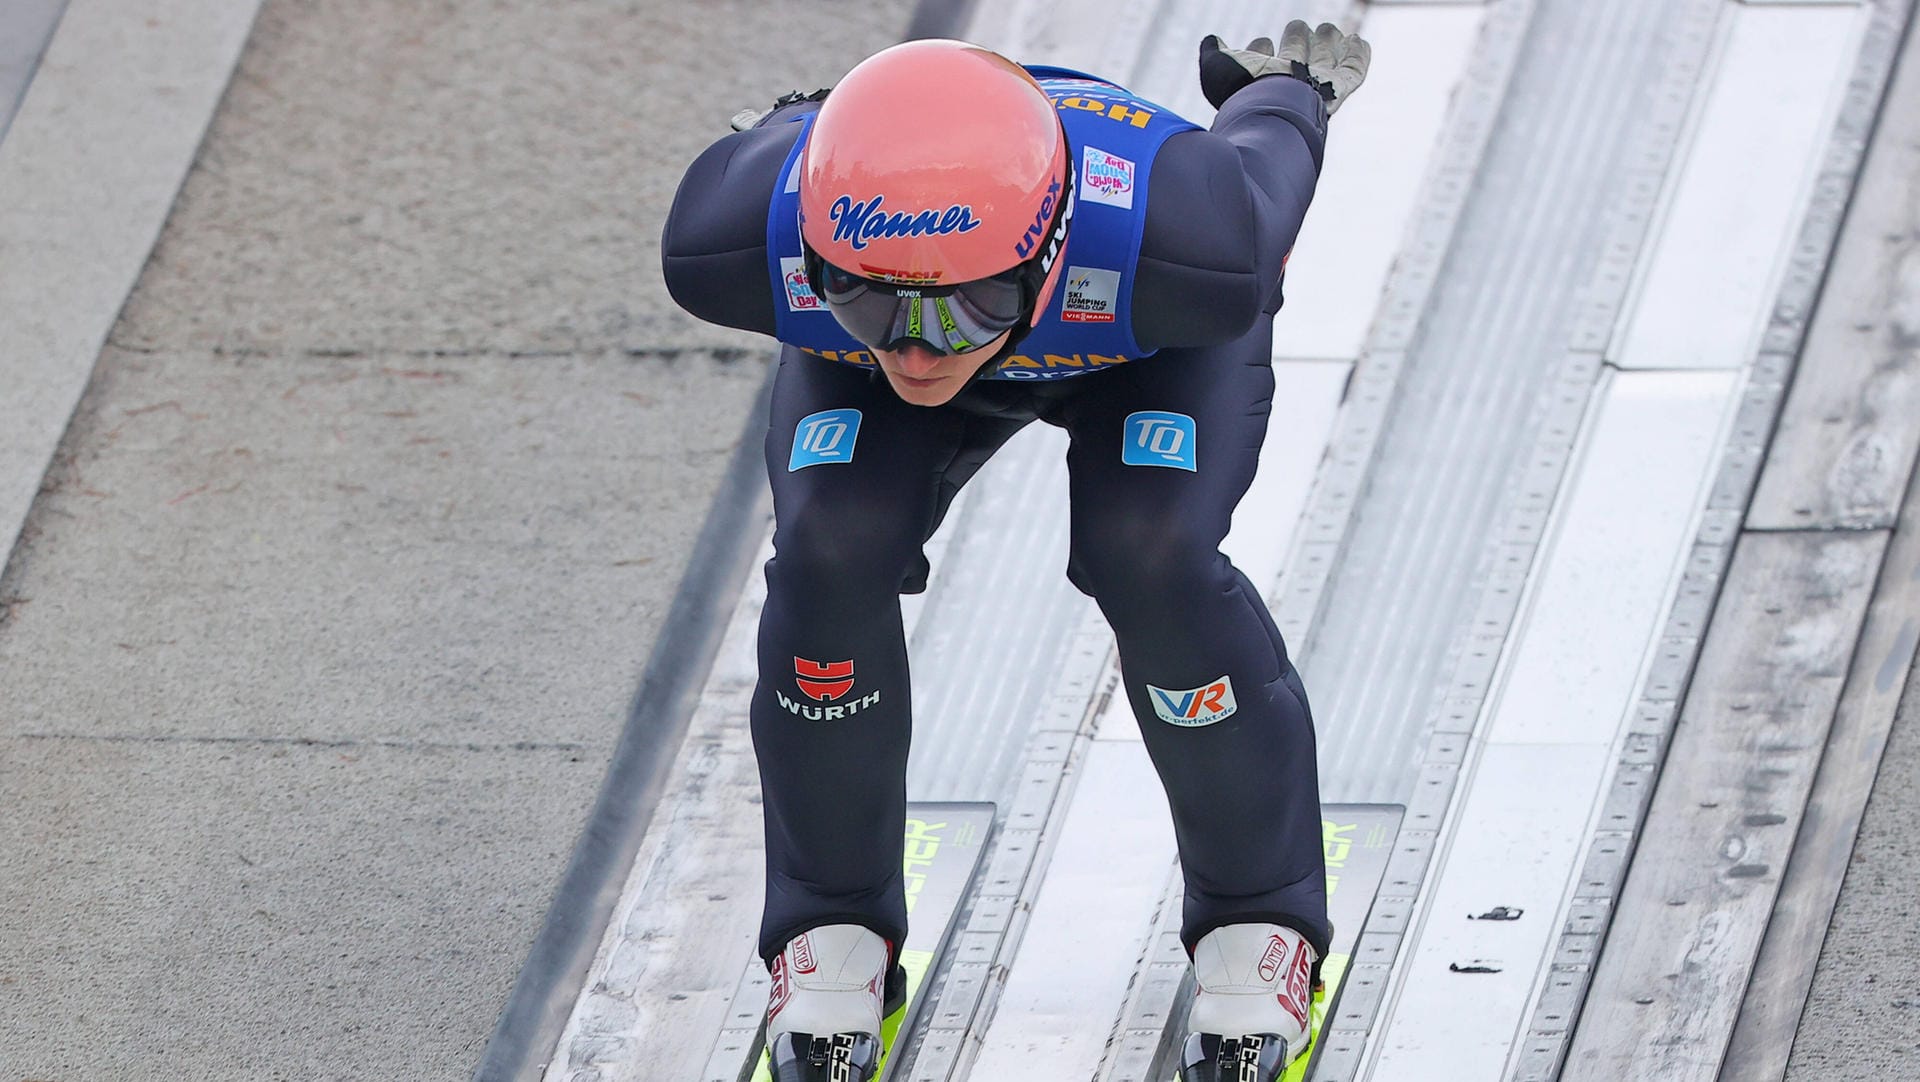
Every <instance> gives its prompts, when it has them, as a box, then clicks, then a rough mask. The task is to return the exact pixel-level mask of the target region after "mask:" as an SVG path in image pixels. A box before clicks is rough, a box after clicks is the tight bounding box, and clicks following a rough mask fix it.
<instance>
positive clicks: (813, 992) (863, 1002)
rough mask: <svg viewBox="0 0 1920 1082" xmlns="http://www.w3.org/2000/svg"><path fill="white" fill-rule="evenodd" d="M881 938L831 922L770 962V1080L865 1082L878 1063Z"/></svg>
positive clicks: (884, 954) (883, 970)
mask: <svg viewBox="0 0 1920 1082" xmlns="http://www.w3.org/2000/svg"><path fill="white" fill-rule="evenodd" d="M888 953H889V951H888V947H887V941H886V940H884V939H882V938H880V937H879V936H878V935H876V934H874V933H873V932H871V931H869V930H868V929H866V928H862V927H860V926H859V925H857V924H829V925H826V926H824V927H820V928H815V929H813V930H812V931H810V932H807V933H805V934H803V935H800V936H798V937H796V938H795V939H794V940H793V941H792V942H790V943H788V944H787V946H786V949H785V950H782V951H781V952H780V955H779V957H777V958H775V959H774V960H773V992H772V995H771V996H770V998H769V1000H768V1002H767V1055H768V1059H769V1062H770V1065H771V1066H772V1068H773V1077H774V1082H815V1080H818V1082H871V1079H873V1077H874V1076H875V1074H876V1072H877V1069H878V1067H879V1063H880V1052H881V1045H880V1020H881V1019H882V1018H883V1017H885V1008H886V1004H885V1001H884V997H885V993H886V986H887V983H888V982H887V961H888Z"/></svg>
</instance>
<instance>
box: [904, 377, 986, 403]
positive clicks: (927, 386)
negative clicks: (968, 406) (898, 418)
mask: <svg viewBox="0 0 1920 1082" xmlns="http://www.w3.org/2000/svg"><path fill="white" fill-rule="evenodd" d="M887 382H888V383H889V384H891V385H892V386H893V393H894V394H896V395H899V396H900V401H902V402H905V403H907V404H908V405H910V406H944V405H946V404H947V403H949V402H951V401H953V397H954V396H955V395H957V394H959V393H960V389H961V388H962V387H965V386H966V385H967V381H966V379H965V378H964V377H961V376H946V377H944V378H941V379H914V378H913V377H911V376H903V375H900V374H899V373H897V372H888V373H887Z"/></svg>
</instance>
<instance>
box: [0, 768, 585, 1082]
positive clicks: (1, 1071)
mask: <svg viewBox="0 0 1920 1082" xmlns="http://www.w3.org/2000/svg"><path fill="white" fill-rule="evenodd" d="M598 775H599V768H598V765H597V763H596V762H595V761H594V759H593V757H592V756H591V755H590V754H586V753H584V752H583V750H582V749H580V748H578V747H573V748H569V747H566V746H550V747H547V748H543V749H540V750H538V751H533V752H528V751H523V750H513V749H502V748H486V749H478V750H473V749H467V748H450V747H431V746H423V745H410V746H404V747H376V746H369V745H365V744H341V745H327V744H308V745H300V744H289V743H284V742H279V743H276V742H267V741H200V740H193V739H166V740H42V739H30V738H20V737H6V738H0V792H4V793H5V794H6V796H5V800H4V804H3V808H4V810H0V824H4V830H5V834H6V836H7V839H8V840H7V842H6V843H5V844H6V850H7V852H6V859H5V865H6V868H7V872H8V874H6V875H5V876H0V942H4V943H5V944H6V947H5V951H4V953H5V963H4V965H0V971H3V972H4V974H5V979H4V980H0V1078H5V1079H7V1080H8V1082H16V1080H19V1079H46V1080H52V1079H59V1080H60V1082H83V1080H116V1082H122V1080H131V1079H159V1078H175V1079H189V1078H192V1079H215V1078H219V1079H243V1078H244V1079H301V1080H320V1079H416V1078H453V1077H457V1076H460V1075H462V1074H463V1073H464V1072H463V1071H462V1070H461V1068H462V1066H463V1064H465V1063H467V1062H469V1061H470V1060H471V1059H472V1058H474V1057H475V1056H476V1055H477V1054H478V1051H479V1044H480V1042H481V1041H482V1040H483V1039H484V1037H485V1032H486V1029H485V1026H484V1025H476V1024H475V1019H474V1017H473V1016H474V1015H475V1014H476V1013H481V1012H482V1011H483V1009H484V1005H488V1004H493V1003H496V1002H497V1001H498V1000H499V999H500V997H501V996H502V995H503V994H504V992H505V988H506V983H507V981H508V980H510V979H511V977H512V967H511V966H510V965H502V964H500V963H501V961H503V959H500V958H498V957H497V956H498V955H500V954H502V953H503V952H506V951H508V950H509V949H510V947H511V944H512V943H513V942H514V941H515V940H517V939H519V938H523V937H525V936H527V935H530V934H531V932H532V929H533V928H534V926H535V925H536V924H537V923H538V922H539V919H540V914H541V910H542V908H543V906H544V903H545V901H546V888H547V882H546V877H547V867H548V866H550V865H552V864H555V863H557V862H558V860H559V859H560V858H561V857H563V856H564V854H565V851H566V847H567V844H568V842H569V840H570V839H569V836H568V828H569V826H570V824H571V823H572V821H573V819H574V817H575V816H576V815H577V807H578V805H579V803H580V801H581V799H582V795H583V794H585V793H589V792H591V790H592V788H593V786H594V784H595V783H596V782H597V781H598ZM237 1037H244V1038H245V1039H236V1038H237Z"/></svg>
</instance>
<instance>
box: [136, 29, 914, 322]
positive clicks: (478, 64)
mask: <svg viewBox="0 0 1920 1082" xmlns="http://www.w3.org/2000/svg"><path fill="white" fill-rule="evenodd" d="M910 7H911V4H910V3H908V2H907V0H864V2H862V3H858V4H853V5H834V6H832V7H830V8H815V9H809V8H807V7H802V6H796V5H780V4H773V3H768V2H765V0H758V2H756V0H716V2H708V3H701V4H699V5H697V6H688V5H682V4H669V3H664V2H659V0H653V2H645V3H636V2H631V0H594V2H589V3H571V4H538V3H528V2H518V3H506V4H461V3H453V2H448V0H438V2H434V3H422V4H394V3H390V2H387V0H349V2H346V3H339V4H328V5H325V10H324V11H313V10H309V6H308V5H299V4H288V3H269V4H267V5H266V6H265V8H264V9H263V10H262V12H261V15H260V19H259V26H258V29H257V30H256V32H255V34H254V37H253V41H252V43H251V47H250V49H249V51H248V54H247V56H246V58H245V60H244V62H243V63H242V65H241V68H240V70H239V72H238V73H237V74H236V75H235V79H236V90H235V92H234V93H233V94H231V95H229V96H228V98H227V100H226V102H225V104H224V106H223V108H222V110H221V113H220V115H219V116H218V117H217V118H216V119H215V123H214V128H213V132H212V138H211V139H210V140H209V145H208V148H207V151H206V153H204V154H203V155H202V156H201V158H200V161H199V163H198V166H197V168H196V170H195V173H194V176H193V178H192V183H191V184H189V186H188V188H187V190H186V191H185V192H183V193H182V197H181V199H180V202H179V203H178V205H177V206H176V207H175V210H174V215H173V219H172V221H171V223H170V224H169V227H168V229H167V231H166V233H165V234H164V235H163V236H162V238H161V243H160V245H159V247H158V248H157V249H156V251H155V253H154V260H153V264H152V266H151V268H150V276H151V278H152V281H151V282H149V283H145V284H143V287H142V288H141V290H140V291H139V293H137V294H136V295H135V296H134V297H133V299H132V303H131V304H130V305H129V307H128V309H127V312H126V315H125V319H124V321H123V322H122V324H121V326H120V327H119V328H118V329H117V330H116V332H115V334H116V338H117V340H119V341H120V342H123V343H126V344H129V345H133V346H138V347H147V346H154V345H159V344H163V343H165V344H172V345H187V344H192V345H199V346H206V347H218V348H220V349H224V350H227V351H229V352H232V351H244V350H250V349H316V350H326V351H338V350H353V351H372V350H380V349H420V350H450V351H470V350H491V351H498V352H513V351H531V352H550V351H568V350H581V349H617V350H634V351H639V352H642V353H644V354H647V355H652V354H653V353H655V352H658V351H671V350H675V349H683V348H688V347H715V346H730V347H736V348H758V347H757V345H756V344H755V343H754V342H753V340H752V339H750V338H746V337H743V336H740V335H738V334H734V333H731V332H727V331H722V330H718V329H715V328H710V327H708V326H706V325H705V324H701V323H699V322H698V321H696V320H694V319H692V318H691V317H689V316H687V315H685V314H683V313H681V312H680V311H679V309H677V308H675V307H674V306H673V305H672V304H671V302H670V301H669V299H668V298H667V296H666V294H665V292H664V291H663V290H662V289H661V288H660V286H659V275H660V272H659V262H660V261H659V241H660V229H661V224H662V222H663V220H664V218H665V215H666V212H667V207H668V204H669V202H670V201H671V199H672V196H673V192H674V189H675V187H676V186H677V185H678V183H679V179H680V172H681V169H682V168H683V167H684V166H685V165H686V163H687V162H688V161H690V160H691V159H692V158H693V157H694V155H696V154H698V153H699V152H700V151H701V150H703V149H705V147H706V146H707V144H708V143H710V142H711V141H712V139H713V138H714V137H715V135H716V133H717V132H724V131H725V130H726V125H727V120H728V118H729V117H730V116H731V115H732V114H733V113H734V112H736V111H738V110H739V109H740V108H742V107H744V106H747V105H754V104H756V103H758V104H760V105H765V104H767V103H769V102H770V101H771V100H772V97H773V96H775V95H777V94H779V93H783V92H784V91H786V90H788V89H792V88H795V87H800V86H805V87H806V88H809V89H811V88H813V87H815V86H820V85H828V84H831V83H832V82H833V80H835V79H837V78H839V76H840V75H841V74H843V73H844V72H845V71H846V69H847V68H848V67H850V66H851V65H852V64H853V63H854V62H855V61H857V60H858V59H859V58H860V57H861V56H863V55H865V54H866V53H867V52H871V51H873V50H874V49H877V48H880V47H882V46H884V45H886V44H889V43H891V42H892V41H895V40H898V38H899V35H900V34H901V33H902V31H903V30H904V29H905V27H906V24H907V20H908V17H909V15H910Z"/></svg>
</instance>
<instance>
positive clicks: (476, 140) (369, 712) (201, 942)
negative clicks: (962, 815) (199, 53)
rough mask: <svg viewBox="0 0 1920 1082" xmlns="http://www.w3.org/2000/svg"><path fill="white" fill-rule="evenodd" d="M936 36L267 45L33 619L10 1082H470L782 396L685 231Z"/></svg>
mask: <svg viewBox="0 0 1920 1082" xmlns="http://www.w3.org/2000/svg"><path fill="white" fill-rule="evenodd" d="M910 8H911V4H910V3H909V2H908V0H864V2H861V3H856V4H842V5H836V6H834V7H832V8H814V7H802V6H798V5H774V4H771V3H747V2H744V0H730V2H729V0H721V2H714V3H703V4H701V5H697V6H694V5H679V4H668V3H665V2H662V0H648V2H645V3H636V2H616V0H597V2H591V3H575V4H569V5H564V6H555V5H548V4H543V3H540V2H538V0H515V2H505V0H502V2H497V3H489V4H486V5H470V4H460V3H455V2H453V0H440V2H434V3H424V4H407V5H396V4H390V3H384V2H374V0H359V2H353V3H344V4H331V5H309V4H301V3H297V2H294V0H269V2H268V3H267V4H266V6H265V7H264V9H263V10H262V12H261V14H260V17H259V20H258V23H257V24H256V27H255V32H254V35H253V38H252V39H251V41H250V43H249V46H248V50H247V53H246V55H245V56H244V57H243V59H242V64H241V69H240V71H239V73H238V74H237V75H236V77H235V80H234V83H233V85H232V87H231V88H230V90H229V92H228V95H227V97H226V99H225V101H224V102H223V104H222V106H221V109H220V112H219V113H218V115H217V116H216V117H215V120H214V123H213V126H212V129H211V130H210V132H209V135H208V138H207V141H206V144H205V145H204V147H203V148H202V152H201V155H200V158H199V160H198V162H197V164H196V167H195V169H194V171H193V172H192V174H191V175H190V176H189V178H188V181H187V184H186V187H185V189H184V191H183V192H182V194H181V197H180V199H179V201H178V203H177V204H176V205H175V209H174V213H173V215H172V217H171V219H170V221H169V224H168V226H167V228H166V230H165V231H164V233H163V235H162V238H161V241H160V243H159V245H158V247H157V248H156V250H155V254H154V257H153V259H152V261H151V262H150V263H149V265H148V267H147V269H146V271H145V273H144V275H143V276H142V278H141V280H140V282H139V284H138V286H137V287H136V290H135V292H134V294H133V296H132V297H131V298H130V299H129V302H128V305H127V307H126V310H125V312H124V313H123V316H122V320H121V322H120V324H119V325H118V326H117V327H116V329H115V331H114V332H113V333H112V335H111V336H110V339H109V345H108V348H107V349H106V350H105V351H104V353H103V354H102V356H101V358H100V360H99V363H98V365H97V367H96V370H95V373H94V376H93V379H92V382H91V384H90V385H89V387H88V390H87V393H86V395H85V397H84V398H83V399H82V402H81V404H80V408H79V410H78V413H77V415H76V417H75V420H74V423H73V425H72V426H71V427H70V429H69V430H68V432H67V433H66V436H65V438H64V440H63V441H62V444H61V446H60V449H59V451H58V453H57V455H56V458H55V464H54V468H53V470H52V471H51V472H50V474H49V475H48V478H47V480H46V483H45V485H44V486H43V489H42V491H41V493H40V495H39V497H38V499H37V500H36V501H35V503H34V506H33V508H32V511H31V513H30V515H29V517H28V520H27V524H26V527H25V529H24V530H23V531H22V536H21V540H20V543H19V545H18V547H17V548H16V549H15V550H14V551H13V553H12V554H11V557H10V559H9V562H8V564H7V566H6V570H5V573H4V575H0V868H6V869H8V870H9V871H10V872H12V871H15V870H17V871H18V872H19V873H20V874H8V875H5V876H0V1079H4V1080H5V1082H14V1080H16V1079H36V1080H58V1082H81V1080H88V1079H115V1080H120V1079H128V1078H146V1077H152V1078H194V1079H265V1078H273V1079H280V1078H285V1079H302V1080H305V1079H333V1078H339V1079H349V1078H350V1079H409V1080H411V1079H452V1078H464V1077H466V1076H467V1075H468V1074H469V1073H470V1072H471V1070H472V1067H473V1064H474V1063H475V1061H476V1060H477V1058H478V1056H479V1053H480V1049H481V1047H482V1046H483V1044H484V1042H485V1040H486V1037H487V1034H488V1033H489V1031H490V1030H491V1028H492V1026H493V1024H494V1021H495V1018H496V1016H497V1015H498V1013H499V1010H500V1007H501V1005H502V1003H503V1002H504V997H505V995H506V992H507V989H508V987H509V986H510V984H511V982H512V980H513V977H514V975H515V973H516V971H517V969H518V967H519V965H520V963H521V960H522V958H523V957H524V955H525V951H526V948H527V945H528V943H529V942H530V940H531V937H532V935H533V933H534V931H535V929H536V928H537V927H538V925H539V921H540V918H541V915H542V913H543V911H544V909H545V906H546V903H547V900H548V896H549V894H550V892H551V890H552V888H553V885H554V882H555V881H556V879H557V877H558V875H559V873H560V871H561V870H562V867H563V865H564V863H565V860H566V857H567V853H568V851H569V850H570V848H571V846H572V844H573V840H574V835H575V833H576V832H577V829H578V827H579V824H580V822H581V821H582V819H583V817H584V815H585V813H586V811H587V808H588V806H589V803H590V801H591V799H592V797H593V794H594V792H595V789H596V788H597V786H598V784H599V781H600V777H601V773H602V771H603V769H604V766H605V763H606V759H607V756H608V754H609V752H610V751H611V748H612V745H613V742H614V739H615V737H616V735H617V733H618V730H619V727H620V724H621V723H622V721H623V720H624V718H625V716H626V711H627V707H628V703H629V700H630V698H631V696H632V694H633V691H634V689H635V685H636V683H637V680H638V677H639V674H640V671H641V669H642V667H643V665H644V662H645V658H646V656H647V654H648V651H649V649H650V647H651V645H652V638H653V634H654V629H655V628H656V627H657V625H658V622H659V620H660V618H661V616H662V615H663V613H664V611H665V609H666V606H667V604H668V603H669V601H670V599H671V597H672V593H673V590H674V588H675V586H676V585H677V583H678V580H679V577H680V573H681V569H682V567H683V566H684V565H685V562H686V560H687V558H688V555H689V553H688V549H689V547H690V545H691V542H692V538H693V537H694V535H695V533H696V531H697V530H698V528H699V525H700V523H701V521H702V519H703V518H704V516H705V514H706V511H707V506H708V503H709V499H710V494H711V491H712V489H713V486H714V484H715V483H716V482H717V480H718V478H719V475H720V472H721V470H722V469H723V467H724V465H725V463H726V460H727V456H728V454H729V453H730V452H731V450H732V448H733V445H734V443H735V441H736V439H737V438H738V435H739V433H740V431H741V427H742V424H743V421H744V417H745V413H746V410H747V407H748V405H749V404H750V402H751V400H752V397H753V395H754V392H755V390H756V389H757V388H758V386H759V383H760V381H761V378H762V375H763V372H764V363H765V360H766V358H767V357H768V355H769V353H768V351H767V349H766V348H765V346H764V344H763V343H761V342H758V341H756V340H754V339H752V338H750V337H747V336H742V335H737V334H732V333H728V332H723V331H718V330H714V329H711V328H706V327H702V326H699V325H696V324H695V323H693V321H691V320H690V319H688V318H686V317H684V316H682V315H680V314H679V313H678V312H677V310H674V309H673V308H672V307H671V304H670V302H669V301H668V299H667V298H666V296H665V293H664V291H663V290H662V288H661V286H660V283H659V279H658V270H657V266H658V252H657V245H658V237H659V230H660V220H661V216H662V215H663V214H664V212H665V209H666V205H667V200H668V198H669V197H670V195H671V192H672V190H673V187H674V185H675V183H676V182H677V180H678V176H679V171H680V169H681V168H682V167H683V166H684V164H685V163H686V161H687V160H689V159H690V158H691V157H692V156H693V155H694V154H695V153H697V151H698V150H699V149H700V148H701V147H703V146H704V145H705V144H706V143H707V142H708V141H709V140H710V139H712V138H715V137H717V136H718V135H719V134H720V133H722V132H723V131H724V130H725V124H726V118H727V117H728V116H730V115H731V114H732V113H733V112H734V111H735V110H736V109H738V108H740V107H741V106H743V105H748V104H754V103H760V102H765V101H767V100H770V98H771V97H772V96H773V95H775V94H777V93H779V92H782V91H784V90H786V89H789V88H791V87H794V86H806V87H812V86H815V85H820V84H824V83H830V82H832V81H833V80H834V79H836V78H837V77H838V76H839V75H840V74H841V73H842V72H844V70H845V69H846V68H847V67H848V66H850V65H851V64H852V63H854V62H855V61H856V60H857V59H859V58H860V57H861V56H863V55H865V54H866V53H868V52H870V51H872V50H873V49H877V48H879V47H881V46H883V45H885V44H887V43H889V42H891V41H893V40H896V39H897V38H898V37H899V36H900V34H901V33H902V31H903V30H904V29H905V27H906V25H907V22H908V18H909V16H910V14H911V11H910ZM776 45H777V47H774V46H776ZM755 50H759V51H755Z"/></svg>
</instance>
